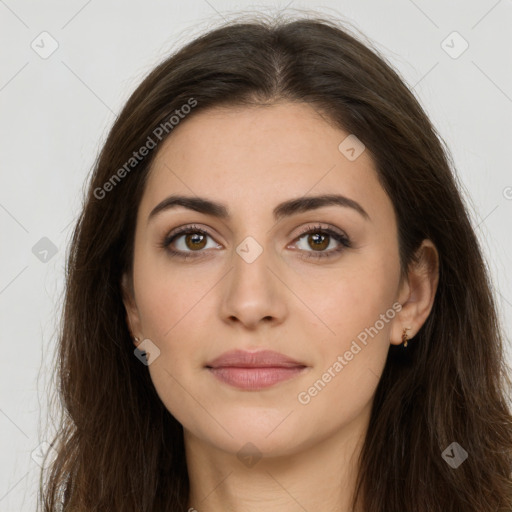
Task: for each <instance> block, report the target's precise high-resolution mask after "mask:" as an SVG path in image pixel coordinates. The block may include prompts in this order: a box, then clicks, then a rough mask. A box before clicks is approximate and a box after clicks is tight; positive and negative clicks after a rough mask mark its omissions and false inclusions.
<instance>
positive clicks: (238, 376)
mask: <svg viewBox="0 0 512 512" xmlns="http://www.w3.org/2000/svg"><path fill="white" fill-rule="evenodd" d="M205 368H206V369H208V371H209V372H210V373H211V374H212V375H213V376H214V377H215V378H217V379H218V380H220V381H221V382H223V383H225V384H228V385H230V386H233V387H236V388H238V389H244V390H250V391H257V390H260V389H265V388H269V387H271V386H274V385H275V384H277V383H279V382H283V381H286V380H289V379H291V378H293V377H296V376H297V375H300V374H301V373H303V372H304V371H306V369H307V368H308V367H307V366H306V365H305V364H303V363H300V362H298V361H295V360H293V359H291V358H289V357H287V356H284V355H283V354H279V353H278V352H273V351H269V350H264V351H260V352H246V351H241V350H235V351H231V352H226V353H224V354H222V355H221V356H220V357H218V358H216V359H214V360H213V361H211V362H209V363H207V364H206V366H205Z"/></svg>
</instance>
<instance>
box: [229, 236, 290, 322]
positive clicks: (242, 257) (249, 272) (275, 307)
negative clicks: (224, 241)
mask: <svg viewBox="0 0 512 512" xmlns="http://www.w3.org/2000/svg"><path fill="white" fill-rule="evenodd" d="M258 247H259V246H258V245H257V244H254V242H253V244H251V243H250V242H249V243H248V244H247V245H246V246H244V245H243V244H241V247H240V246H239V248H238V251H237V252H236V253H234V254H233V266H232V268H231V270H230V272H229V273H228V275H227V276H226V278H225V280H224V283H223V284H222V285H221V286H222V301H221V307H220V314H221V315H222V320H223V321H224V322H228V323H237V322H239V323H240V324H241V325H243V326H244V327H245V328H246V329H250V330H254V329H257V328H258V326H259V325H260V324H261V323H269V324H271V325H279V324H281V323H282V322H284V320H285V318H286V316H287V314H288V307H287V299H288V298H289V294H290V291H289V290H288V289H287V287H286V285H285V283H284V282H283V281H282V280H281V279H280V278H279V277H278V271H277V266H278V265H276V258H273V257H272V256H273V254H272V253H271V251H270V250H268V251H267V250H263V251H262V252H261V253H259V252H260V251H261V249H258ZM244 249H247V250H246V251H245V252H244ZM254 251H256V252H254ZM258 253H259V254H258Z"/></svg>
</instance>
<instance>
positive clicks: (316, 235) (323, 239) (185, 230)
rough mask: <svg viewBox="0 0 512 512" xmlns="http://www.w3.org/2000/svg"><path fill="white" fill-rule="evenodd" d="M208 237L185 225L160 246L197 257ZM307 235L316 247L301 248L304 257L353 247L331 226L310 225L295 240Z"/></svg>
mask: <svg viewBox="0 0 512 512" xmlns="http://www.w3.org/2000/svg"><path fill="white" fill-rule="evenodd" d="M208 237H210V234H209V233H208V232H207V231H205V230H204V229H201V228H199V227H197V226H195V225H190V226H183V227H181V228H178V229H177V230H175V231H173V232H171V233H170V234H169V235H167V236H166V237H165V238H164V240H163V241H162V242H161V243H160V244H159V246H160V247H162V248H164V249H166V250H167V251H168V252H169V253H170V255H171V256H178V257H180V258H184V259H189V258H196V257H199V256H202V254H201V253H202V252H204V251H202V249H205V248H206V249H208V247H207V238H208ZM306 237H307V240H306V243H307V244H308V245H309V247H313V248H314V249H313V251H308V250H307V249H304V248H303V249H301V248H299V249H300V251H301V252H304V253H306V254H304V255H303V256H301V257H304V258H326V257H332V256H335V255H337V254H338V253H340V252H342V251H343V250H344V249H346V248H348V247H351V243H350V240H349V238H348V237H347V236H346V235H344V234H343V233H341V232H338V231H335V230H334V229H331V228H326V227H322V226H313V227H311V226H308V227H307V228H306V229H305V230H304V231H303V232H302V233H301V234H300V235H299V237H298V238H296V239H295V240H296V241H301V240H302V239H303V238H306ZM210 238H211V237H210ZM181 239H182V240H181ZM333 241H335V242H336V243H337V244H338V246H337V247H336V248H334V249H331V250H329V251H326V250H325V249H326V248H328V247H329V246H330V245H331V242H333ZM179 242H181V243H179ZM172 244H175V245H176V246H177V248H173V247H172ZM334 245H336V244H334ZM220 247H221V246H220V245H218V244H217V245H216V244H214V245H213V248H220ZM210 248H212V247H210ZM194 253H198V254H194Z"/></svg>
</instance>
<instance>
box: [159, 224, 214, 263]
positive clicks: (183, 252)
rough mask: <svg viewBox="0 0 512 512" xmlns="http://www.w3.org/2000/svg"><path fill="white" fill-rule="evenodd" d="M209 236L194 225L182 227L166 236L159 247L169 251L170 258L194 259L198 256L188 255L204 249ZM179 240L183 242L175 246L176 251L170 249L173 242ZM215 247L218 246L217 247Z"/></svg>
mask: <svg viewBox="0 0 512 512" xmlns="http://www.w3.org/2000/svg"><path fill="white" fill-rule="evenodd" d="M209 236H210V235H209V234H208V232H207V231H205V230H204V229H201V228H199V227H197V226H195V225H191V226H183V227H181V228H178V229H177V230H176V231H173V232H171V233H170V234H169V235H168V236H166V237H165V239H164V240H163V242H162V243H161V244H160V246H161V247H163V248H165V249H166V250H167V251H169V253H170V254H171V255H172V256H179V257H183V258H185V259H187V258H190V257H191V258H195V257H196V256H199V255H195V254H190V253H194V252H200V251H201V249H204V248H205V247H206V239H207V237H209ZM181 238H183V240H182V243H181V244H177V245H178V246H179V247H178V249H174V248H172V247H171V244H173V243H174V242H175V241H180V239H181ZM216 247H220V246H219V245H217V246H216Z"/></svg>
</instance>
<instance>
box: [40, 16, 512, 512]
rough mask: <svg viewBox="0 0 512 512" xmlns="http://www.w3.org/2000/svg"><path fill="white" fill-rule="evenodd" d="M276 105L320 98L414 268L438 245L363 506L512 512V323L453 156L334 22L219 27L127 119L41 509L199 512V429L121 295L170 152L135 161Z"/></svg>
mask: <svg viewBox="0 0 512 512" xmlns="http://www.w3.org/2000/svg"><path fill="white" fill-rule="evenodd" d="M275 101H291V102H306V103H308V104H310V105H311V106H313V107H314V108H315V109H316V110H317V111H319V112H322V113H323V115H324V116H325V118H326V119H327V120H329V121H330V122H332V123H334V125H335V126H338V127H339V128H341V129H342V130H344V131H346V132H348V133H351V134H355V135H356V136H357V137H358V138H359V139H360V140H361V141H362V142H363V143H364V145H365V146H366V148H367V150H368V151H369V152H370V154H371V156H372V157H373V159H374V161H375V164H376V166H377V169H378V175H379V180H380V182H381V184H382V186H383V188H384V189H385V191H386V193H387V194H388V195H389V197H390V199H391V201H392V203H393V205H394V209H395V213H396V218H397V223H398V233H399V240H398V243H399V249H400V264H401V269H402V271H403V272H405V270H406V269H407V268H408V265H409V264H410V263H411V261H413V258H414V251H415V249H417V248H418V247H419V245H420V243H421V241H422V240H423V239H425V238H428V239H430V240H432V241H433V243H434V244H435V245H436V247H437V250H438V252H439V259H440V262H439V264H440V267H439V284H438V289H437V294H436V297H435V301H434V305H433V308H432V311H431V314H430V315H429V317H428V319H427V320H426V322H425V324H424V325H423V326H422V328H421V329H420V331H419V332H418V333H417V335H416V336H415V340H414V343H412V342H411V343H409V347H408V348H407V349H404V348H403V347H397V346H391V347H390V350H389V353H388V358H387V361H386V366H385V369H384V372H383V375H382V377H381V380H380V382H379V384H378V387H377V390H376V396H375V399H374V404H373V410H372V414H371V419H370V424H369V429H368V433H367V436H366V440H365V444H364V446H363V450H362V452H361V456H360V470H359V478H358V485H357V489H356V493H355V496H354V508H355V507H361V506H362V509H363V510H365V511H366V512H405V511H408V512H412V511H414V512H427V511H428V512H449V511H453V512H461V511H462V510H464V511H467V512H469V511H475V512H476V511H478V512H491V511H493V512H496V511H500V512H504V511H507V512H510V511H512V482H511V474H512V417H511V412H510V403H508V402H507V399H508V397H509V396H510V390H511V382H510V377H509V375H508V368H507V366H506V364H505V358H504V354H503V334H502V331H501V329H502V327H501V326H500V322H499V319H498V317H497V312H496V304H495V302H494V298H493V294H492V288H491V282H490V278H489V275H488V270H487V268H486V265H485V263H484V261H483V258H482V251H481V248H480V246H479V243H478V241H477V237H476V236H475V232H474V230H473V228H472V226H471V224H470V220H469V215H468V210H467V207H466V206H465V204H464V202H463V201H462V199H461V195H460V192H459V187H458V183H457V177H456V175H455V171H454V169H453V167H454V166H453V163H452V160H451V157H450V156H449V151H448V149H447V148H446V144H445V143H444V142H443V141H442V139H441V137H440V136H439V134H438V133H437V132H436V130H435V128H434V127H433V125H432V124H431V122H430V121H429V119H428V117H427V115H426V114H425V112H424V110H423V109H422V107H421V106H420V104H419V102H418V101H417V99H416V98H415V97H414V96H413V94H412V93H411V92H410V90H409V89H408V88H407V86H406V85H405V84H404V82H403V80H402V79H401V78H400V76H399V75H398V73H397V72H396V71H394V70H393V69H392V67H391V66H390V65H389V64H388V63H387V62H386V60H385V58H384V57H382V56H381V55H380V54H379V52H378V50H376V49H375V48H372V47H371V44H370V43H366V44H363V43H362V42H360V40H359V39H358V38H356V36H355V35H353V34H350V32H349V30H348V29H346V28H345V27H342V26H341V23H339V22H336V21H334V20H332V19H329V18H326V17H325V16H321V17H309V18H302V19H301V18H298V19H288V20H281V19H277V18H272V19H268V18H267V19H266V18H265V17H263V16H259V17H257V18H254V19H250V20H248V19H245V20H236V22H233V21H231V22H228V23H226V24H224V25H222V26H220V27H217V28H215V29H210V30H209V31H208V32H207V33H204V34H203V35H201V36H200V37H197V38H196V39H195V40H193V41H192V42H190V43H188V44H186V45H185V46H184V47H183V48H182V49H180V50H179V51H177V52H176V53H175V54H173V55H171V56H170V57H168V58H167V59H166V60H165V61H163V62H162V63H161V64H160V65H158V66H157V67H156V68H155V69H154V70H153V71H152V72H151V73H149V75H148V76H147V77H146V78H145V79H144V81H143V82H142V83H141V84H140V86H139V87H138V88H137V89H136V90H135V92H134V93H133V94H132V96H131V97H130V98H129V100H128V102H127V103H126V105H125V107H124V108H123V110H122V112H121V113H120V115H119V117H118V118H117V119H116V121H115V123H114V125H113V127H112V129H111V131H110V133H109V136H108V139H107V140H106V143H105V144H104V146H103V148H102V150H101V153H100V155H99V157H98V159H97V162H96V164H95V167H94V172H93V174H92V177H91V180H90V182H89V188H88V192H87V195H86V198H85V204H84V206H83V210H82V213H81V215H80V217H79V219H78V222H77V224H76V227H75V229H74V232H73V236H72V241H71V245H70V249H69V254H68V260H67V267H66V278H67V282H66V294H65V303H64V310H63V316H62V325H61V329H60V333H59V344H58V355H59V357H58V366H57V368H56V371H57V376H58V381H57V382H56V387H57V392H58V397H59V399H60V402H61V404H62V411H63V414H62V417H61V418H60V424H59V429H58V432H57V434H56V435H55V437H54V438H53V442H52V447H53V448H54V449H55V450H56V452H57V453H58V456H57V457H56V459H55V461H54V462H53V463H52V464H51V465H49V470H48V477H47V479H46V481H44V483H43V472H42V473H41V479H40V503H39V504H40V505H41V506H42V507H43V510H44V511H45V512H48V511H55V510H64V511H73V512H79V511H88V512H90V511H93V510H98V511H99V510H102V511H103V510H109V511H122V512H129V511H134V512H135V511H137V512H157V511H158V512H162V511H164V510H165V511H182V510H186V507H187V499H188V492H189V481H188V475H187V467H186V462H185V456H184V445H183V429H182V427H181V425H180V424H179V423H178V422H177V420H176V419H175V418H173V416H172V415H171V414H170V413H169V411H167V410H166V408H165V407H164V405H163V404H162V402H161V400H160V399H159V397H158V395H157V394H156V391H155V389H154V386H153V384H152V381H151V379H150V376H149V372H148V371H147V367H145V366H144V365H142V364H141V362H140V361H139V360H138V359H137V358H136V357H135V356H134V353H133V349H134V346H133V343H132V338H131V336H130V332H129V330H128V327H127V323H126V312H125V310H124V306H123V302H122V293H121V287H120V281H121V276H122V274H123V273H124V272H131V269H132V267H131V264H132V250H133V241H134V228H135V219H136V213H137V208H138V205H139V203H140V200H141V196H142V193H143V191H144V185H145V180H146V177H147V175H148V171H149V170H150V166H151V162H152V161H153V160H154V157H155V154H156V153H157V151H158V147H156V148H155V149H150V150H149V152H148V153H147V155H145V156H144V157H141V158H138V157H137V158H136V161H134V160H131V159H133V158H135V157H134V156H133V154H134V151H135V152H137V151H138V150H139V148H141V147H143V146H146V147H147V146H149V145H150V144H149V143H148V141H149V138H151V140H153V142H155V143H156V145H157V146H158V145H159V144H160V143H161V142H162V141H163V140H165V138H166V137H168V136H171V135H172V124H173V122H172V121H170V119H171V118H172V116H174V117H175V118H176V119H178V117H179V122H187V119H188V118H189V117H191V116H194V115H195V114H196V113H197V112H200V111H203V110H205V109H207V108H208V107H212V106H220V105H228V106H230V105H232V106H235V105H236V106H244V105H249V104H251V105H254V104H265V103H272V102H275ZM184 105H189V106H190V107H189V108H188V109H185V108H184ZM185 114H186V115H185ZM166 123H167V124H166ZM165 126H166V127H167V128H166V129H164V128H162V127H165ZM158 127H160V130H159V131H158V130H157V129H158ZM155 130H157V131H156V132H155ZM156 133H158V134H159V136H156ZM139 156H140V155H139ZM121 169H124V172H123V171H122V170H121ZM454 442H456V443H458V444H459V445H460V446H461V447H462V448H464V449H465V450H466V452H467V453H468V458H467V459H466V460H465V461H464V462H463V463H462V464H461V465H460V466H459V467H458V468H457V469H454V468H453V467H451V466H450V465H449V464H448V463H447V462H446V457H444V456H443V455H442V453H443V451H444V450H445V449H446V448H448V447H449V446H450V445H451V444H452V443H454ZM59 504H60V505H59Z"/></svg>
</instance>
